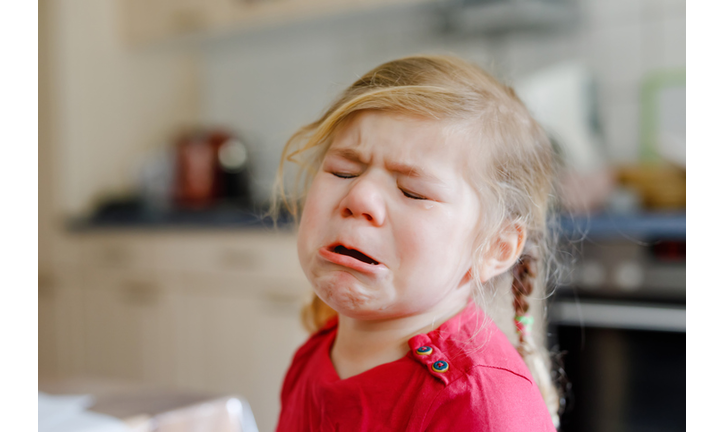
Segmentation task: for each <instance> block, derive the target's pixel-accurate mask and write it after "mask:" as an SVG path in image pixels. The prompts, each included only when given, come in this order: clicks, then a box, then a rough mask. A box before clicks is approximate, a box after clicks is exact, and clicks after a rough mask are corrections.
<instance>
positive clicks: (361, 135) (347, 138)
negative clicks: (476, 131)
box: [328, 111, 471, 173]
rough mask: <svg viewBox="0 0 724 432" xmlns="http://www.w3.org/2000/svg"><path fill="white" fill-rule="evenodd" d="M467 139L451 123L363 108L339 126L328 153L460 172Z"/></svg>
mask: <svg viewBox="0 0 724 432" xmlns="http://www.w3.org/2000/svg"><path fill="white" fill-rule="evenodd" d="M469 141H470V138H469V135H468V134H466V133H465V130H464V129H463V128H461V127H459V126H458V125H457V124H454V123H452V122H448V121H441V120H430V119H425V118H421V117H412V116H408V115H402V114H396V113H389V112H381V111H362V112H359V113H356V114H355V115H354V116H353V117H352V118H350V119H349V120H348V121H347V122H346V123H345V124H344V125H342V126H341V127H340V129H339V130H338V131H337V133H336V134H335V136H334V139H333V141H332V145H331V146H330V148H329V150H328V154H333V155H339V156H342V157H348V158H351V157H352V156H353V155H358V156H359V158H360V159H361V161H362V162H365V163H370V162H382V163H392V164H395V163H397V164H407V165H410V166H414V167H418V168H420V169H422V170H425V171H428V170H430V171H433V170H434V171H440V170H453V171H456V172H459V173H461V172H462V171H460V170H464V169H465V168H466V167H467V163H466V161H467V160H468V157H469V153H470V149H471V147H470V142H469Z"/></svg>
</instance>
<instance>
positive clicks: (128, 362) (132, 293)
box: [83, 269, 175, 384]
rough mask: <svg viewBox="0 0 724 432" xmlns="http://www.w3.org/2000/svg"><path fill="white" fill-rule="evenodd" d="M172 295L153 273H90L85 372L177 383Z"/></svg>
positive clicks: (85, 295) (85, 306) (85, 302)
mask: <svg viewBox="0 0 724 432" xmlns="http://www.w3.org/2000/svg"><path fill="white" fill-rule="evenodd" d="M171 296H172V294H171V293H168V292H166V290H165V289H164V287H162V286H161V285H160V282H159V281H158V280H156V279H154V278H153V277H151V276H150V275H149V274H143V273H134V272H126V271H123V270H116V271H112V270H96V269H91V270H89V271H88V272H87V276H86V283H84V286H83V319H84V337H85V358H86V367H85V372H86V373H88V374H90V375H99V376H107V377H113V378H127V379H131V380H135V381H142V382H145V383H151V384H173V377H174V375H173V371H174V368H175V364H174V362H175V353H174V347H173V343H172V339H171V336H172V334H173V328H172V324H171V305H172V301H171V300H170V298H171Z"/></svg>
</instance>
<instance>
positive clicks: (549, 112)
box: [516, 60, 603, 172]
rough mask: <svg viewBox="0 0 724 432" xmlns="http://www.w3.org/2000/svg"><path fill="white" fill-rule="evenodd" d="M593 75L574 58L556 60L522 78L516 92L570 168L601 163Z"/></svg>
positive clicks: (594, 167)
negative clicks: (593, 124)
mask: <svg viewBox="0 0 724 432" xmlns="http://www.w3.org/2000/svg"><path fill="white" fill-rule="evenodd" d="M592 81H593V78H592V76H591V74H590V72H589V71H588V69H587V68H586V67H585V66H584V65H583V64H582V63H580V62H577V61H575V60H572V61H568V62H564V63H559V64H557V65H555V66H551V67H549V68H546V69H544V70H541V71H538V72H536V73H534V74H532V75H530V76H529V77H527V78H525V79H522V80H520V81H519V82H518V84H517V85H516V91H517V93H518V95H519V96H520V98H521V99H522V100H523V102H525V104H526V106H527V107H528V109H529V110H530V112H531V114H533V117H535V119H536V120H538V122H539V123H540V124H541V125H542V126H543V127H544V128H545V129H546V131H547V132H548V133H549V134H551V135H552V136H553V137H554V138H555V139H556V141H557V142H558V144H559V145H560V146H561V147H562V148H563V151H564V152H565V156H566V158H567V161H568V163H569V164H570V166H571V167H574V168H575V169H576V170H579V171H581V172H593V171H597V170H598V169H600V168H601V166H602V165H603V157H602V156H603V154H602V151H601V147H600V142H599V137H598V136H596V135H595V133H594V132H593V130H592V128H591V124H590V119H591V116H592V112H591V100H590V97H591V94H590V86H591V83H592Z"/></svg>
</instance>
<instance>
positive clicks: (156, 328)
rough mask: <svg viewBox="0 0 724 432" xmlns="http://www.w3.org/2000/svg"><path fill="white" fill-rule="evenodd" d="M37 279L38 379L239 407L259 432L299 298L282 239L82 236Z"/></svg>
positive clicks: (217, 233) (298, 336) (59, 251)
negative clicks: (133, 386)
mask: <svg viewBox="0 0 724 432" xmlns="http://www.w3.org/2000/svg"><path fill="white" fill-rule="evenodd" d="M51 255H52V257H51V258H52V259H51V261H52V265H50V266H48V270H47V271H45V270H44V271H41V277H40V282H41V283H40V284H39V288H38V294H39V296H38V297H39V302H38V314H39V320H38V324H39V330H38V339H39V340H38V349H39V374H40V375H41V376H52V377H60V378H65V377H84V376H93V377H101V378H102V377H106V378H113V379H123V380H129V381H134V382H140V383H143V384H149V385H156V386H158V385H160V386H164V387H169V388H178V389H185V390H189V391H208V392H215V393H224V394H237V395H241V396H243V397H244V398H246V399H247V400H248V401H249V403H250V405H251V407H252V409H253V411H254V415H255V416H256V419H257V423H258V424H259V426H260V429H261V430H271V429H272V428H273V427H274V425H275V423H276V418H277V416H278V413H279V408H280V407H279V392H280V391H281V384H282V379H283V376H284V372H285V371H286V368H287V367H288V366H289V363H290V361H291V358H292V355H293V353H294V351H295V350H296V349H297V348H298V347H299V345H301V344H302V343H303V342H304V340H305V339H306V337H307V335H306V332H305V331H304V330H303V329H302V325H301V321H300V319H299V314H300V309H301V306H302V303H303V302H304V300H305V298H306V296H307V295H308V294H309V292H310V288H309V285H308V282H307V280H306V278H305V277H304V274H303V272H302V270H301V267H300V265H299V263H298V260H297V253H296V236H295V234H294V233H291V232H276V231H263V230H260V229H238V230H206V231H204V230H186V231H181V230H178V231H162V232H159V231H153V230H148V231H133V230H122V229H115V230H89V231H87V232H77V233H70V234H67V233H66V234H64V235H62V236H60V237H59V238H58V239H56V241H55V242H54V247H53V249H52V251H51Z"/></svg>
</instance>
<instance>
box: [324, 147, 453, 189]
mask: <svg viewBox="0 0 724 432" xmlns="http://www.w3.org/2000/svg"><path fill="white" fill-rule="evenodd" d="M329 154H330V155H331V156H338V157H342V158H344V159H347V160H349V161H351V162H357V163H362V164H367V163H369V162H368V161H365V160H363V159H362V156H361V155H360V153H359V152H358V151H357V150H354V149H351V148H332V149H329ZM385 168H387V169H388V170H390V171H392V172H396V173H399V174H402V175H405V176H408V177H414V178H419V179H422V180H429V181H432V182H435V183H443V181H442V180H441V179H440V178H438V177H437V176H435V175H433V174H431V173H428V172H425V170H423V169H421V168H418V167H416V166H414V165H409V164H405V163H401V162H388V163H385Z"/></svg>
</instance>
